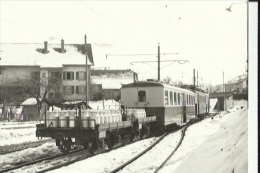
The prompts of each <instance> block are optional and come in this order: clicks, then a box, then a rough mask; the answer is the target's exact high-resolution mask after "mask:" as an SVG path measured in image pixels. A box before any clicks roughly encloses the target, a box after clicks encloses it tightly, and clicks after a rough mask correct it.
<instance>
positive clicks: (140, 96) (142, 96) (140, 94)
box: [138, 91, 146, 102]
mask: <svg viewBox="0 0 260 173" xmlns="http://www.w3.org/2000/svg"><path fill="white" fill-rule="evenodd" d="M138 101H139V102H145V101H146V93H145V91H138Z"/></svg>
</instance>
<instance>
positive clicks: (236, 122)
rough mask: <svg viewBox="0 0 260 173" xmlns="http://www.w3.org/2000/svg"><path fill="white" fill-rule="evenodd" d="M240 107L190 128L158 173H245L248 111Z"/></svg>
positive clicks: (244, 103)
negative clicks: (179, 145) (176, 149)
mask: <svg viewBox="0 0 260 173" xmlns="http://www.w3.org/2000/svg"><path fill="white" fill-rule="evenodd" d="M240 103H241V102H240ZM246 104H247V103H246V101H244V102H243V104H242V106H246ZM237 108H238V109H237ZM239 108H240V107H236V108H233V109H232V110H230V112H231V113H228V114H224V113H222V115H220V116H218V115H217V116H216V117H215V118H214V119H213V120H212V119H206V120H204V121H203V122H201V123H199V124H195V125H192V126H191V127H189V128H188V131H187V132H186V135H185V140H184V141H183V143H182V145H181V147H180V148H179V149H178V151H177V152H176V154H175V155H174V156H173V157H172V158H171V159H170V160H169V161H168V162H167V163H166V166H165V167H164V168H163V169H162V170H161V171H160V172H169V171H170V172H182V173H190V172H191V170H192V172H200V173H209V172H214V173H222V172H223V173H224V172H225V173H226V172H228V173H229V172H230V173H232V172H233V173H234V172H235V173H245V172H247V165H248V158H247V151H248V146H247V142H248V133H247V132H248V130H247V123H248V117H247V116H248V112H247V109H246V108H245V107H244V108H243V109H239Z"/></svg>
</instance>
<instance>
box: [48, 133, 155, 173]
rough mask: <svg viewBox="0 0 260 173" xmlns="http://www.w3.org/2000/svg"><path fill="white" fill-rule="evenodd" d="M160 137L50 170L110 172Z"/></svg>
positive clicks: (56, 171) (57, 172) (55, 172)
mask: <svg viewBox="0 0 260 173" xmlns="http://www.w3.org/2000/svg"><path fill="white" fill-rule="evenodd" d="M157 139H158V138H155V137H154V138H150V139H145V140H143V141H139V142H135V143H133V144H131V145H127V146H125V147H123V148H119V149H117V150H113V151H111V152H109V153H105V154H100V155H97V156H94V157H91V158H89V159H86V160H83V161H80V162H77V163H74V164H72V165H69V166H67V167H62V168H60V169H57V170H54V171H50V172H53V173H67V172H68V173H69V172H70V173H71V172H73V173H76V172H79V173H81V172H93V173H94V172H95V173H98V172H102V173H104V172H110V171H111V170H112V169H115V168H116V167H117V166H120V165H121V164H122V163H124V162H126V161H128V160H129V159H130V158H132V157H133V156H135V155H137V154H138V153H139V152H140V151H143V150H144V149H146V148H147V147H148V146H150V145H151V144H152V143H154V142H155V141H156V140H157Z"/></svg>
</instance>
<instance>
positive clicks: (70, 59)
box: [0, 43, 94, 67]
mask: <svg viewBox="0 0 260 173" xmlns="http://www.w3.org/2000/svg"><path fill="white" fill-rule="evenodd" d="M0 44H1V51H2V57H1V65H12V66H14V65H17V66H20V65H30V66H31V65H39V66H41V67H62V66H63V65H65V64H74V63H75V62H77V64H85V63H86V55H84V54H85V53H84V52H85V48H84V45H80V44H65V45H64V49H65V50H66V52H64V53H61V52H60V47H61V45H60V44H48V48H47V50H48V53H42V50H43V48H44V44H43V43H42V44H37V43H0ZM87 52H88V64H89V65H94V61H93V54H92V48H91V44H87Z"/></svg>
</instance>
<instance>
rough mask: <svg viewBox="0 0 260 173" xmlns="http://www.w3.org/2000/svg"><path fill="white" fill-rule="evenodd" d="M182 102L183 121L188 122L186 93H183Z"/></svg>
mask: <svg viewBox="0 0 260 173" xmlns="http://www.w3.org/2000/svg"><path fill="white" fill-rule="evenodd" d="M181 103H182V115H183V116H182V117H183V123H186V121H187V115H186V97H185V94H184V93H182V94H181Z"/></svg>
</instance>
